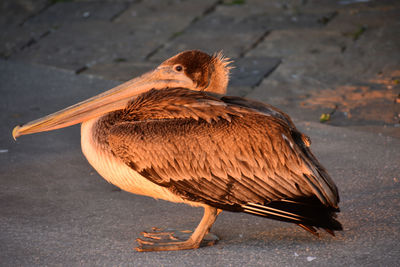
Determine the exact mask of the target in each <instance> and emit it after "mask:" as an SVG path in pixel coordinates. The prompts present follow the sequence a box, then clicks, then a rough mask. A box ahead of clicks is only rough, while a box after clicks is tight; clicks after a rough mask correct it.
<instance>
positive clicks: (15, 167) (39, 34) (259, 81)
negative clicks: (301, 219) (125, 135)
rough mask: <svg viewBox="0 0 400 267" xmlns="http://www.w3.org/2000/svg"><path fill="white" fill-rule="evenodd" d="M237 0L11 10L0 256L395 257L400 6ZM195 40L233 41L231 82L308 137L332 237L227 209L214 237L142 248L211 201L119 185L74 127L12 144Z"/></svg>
mask: <svg viewBox="0 0 400 267" xmlns="http://www.w3.org/2000/svg"><path fill="white" fill-rule="evenodd" d="M228 2H230V1H222V2H221V1H211V0H210V1H197V2H189V1H183V2H181V1H178V0H176V1H175V0H174V1H171V2H168V4H162V5H161V4H160V3H159V2H157V1H107V2H101V1H46V0H39V1H29V0H19V1H8V0H7V1H4V2H3V4H2V5H0V15H1V16H0V29H1V30H2V31H1V33H0V40H1V42H0V265H1V266H242V265H243V266H304V265H306V266H308V265H310V266H398V265H399V262H400V256H399V255H400V246H399V240H400V174H399V173H400V168H399V165H400V164H399V163H400V139H399V137H400V130H399V129H400V128H399V127H398V126H399V125H398V124H399V121H398V118H400V117H399V116H398V113H399V111H398V110H399V106H400V103H397V102H396V96H397V95H398V94H399V93H400V91H399V90H400V85H399V84H400V83H399V82H398V79H400V72H398V70H400V66H399V62H400V61H399V56H400V53H396V51H400V46H399V44H400V42H399V40H400V37H399V36H400V35H399V34H397V33H398V30H399V29H400V27H399V26H398V24H399V23H400V21H399V20H398V16H397V15H396V14H398V13H396V12H398V11H399V10H400V7H399V4H398V2H396V1H368V2H367V3H358V2H357V1H327V2H323V3H324V4H319V2H314V1H307V3H303V2H304V1H300V2H301V3H300V2H299V3H297V2H296V1H287V2H285V3H282V2H279V3H277V2H275V1H256V0H254V1H243V4H240V3H239V4H229V3H228ZM231 2H232V1H231ZM238 2H241V1H238ZM320 2H321V3H322V1H320ZM85 12H86V13H85ZM332 12H333V13H332ZM335 12H336V13H335ZM265 14H267V16H266V15H265ZM396 16H397V19H396ZM321 21H322V22H321ZM140 22H142V23H140ZM226 25H228V26H226ZM360 25H361V26H362V27H364V26H367V27H365V29H364V30H362V29H363V28H362V27H361V26H360ZM225 26H226V27H225ZM99 29H101V30H102V31H101V34H100V33H99V32H96V31H98V30H99ZM115 40H118V42H116V41H115ZM193 48H202V49H204V50H206V51H208V52H215V51H219V50H221V49H224V51H225V54H227V56H230V57H232V58H234V59H235V60H236V64H235V65H236V69H235V70H234V72H233V74H232V82H231V83H230V86H229V90H228V91H229V93H230V94H233V95H240V96H246V97H251V98H253V99H257V100H262V101H265V102H268V103H271V104H274V105H277V106H279V107H280V108H282V109H284V110H285V111H287V112H288V113H289V115H291V117H292V118H293V119H294V121H295V123H296V125H297V126H298V127H299V128H300V129H302V130H303V131H304V132H305V133H306V134H307V135H309V136H310V137H311V140H312V146H311V148H312V150H313V151H314V152H315V154H316V155H317V157H318V158H319V159H320V161H321V162H322V163H323V164H324V166H326V168H327V169H328V171H329V173H330V174H331V176H332V177H333V179H334V180H335V182H336V184H337V185H338V187H339V191H340V197H341V202H340V207H341V213H339V216H338V219H339V220H340V221H341V222H342V224H343V226H344V230H343V231H342V232H337V234H336V237H332V236H330V235H328V234H327V233H322V234H321V237H320V238H316V237H314V236H313V235H310V234H309V233H307V232H305V231H304V230H302V229H301V228H300V227H297V226H296V225H293V224H288V223H282V222H276V221H272V220H268V219H263V218H258V217H255V216H251V215H246V214H238V213H230V212H223V213H222V214H221V215H220V216H219V217H218V219H217V221H216V223H215V224H214V226H213V228H212V232H213V233H215V234H217V235H218V236H219V237H220V238H221V240H220V241H219V242H218V243H217V244H216V245H215V246H213V247H206V248H200V249H197V250H191V251H174V252H157V253H139V252H136V251H134V250H133V248H134V247H135V246H136V243H135V239H136V238H137V237H139V233H140V232H141V231H145V230H150V229H151V228H152V227H161V228H162V227H165V228H175V229H193V228H194V227H196V226H197V224H198V223H199V221H200V219H201V216H202V210H201V209H196V208H191V207H188V206H185V205H180V204H174V203H168V202H165V201H159V200H154V199H151V198H147V197H141V196H135V195H132V194H129V193H126V192H123V191H120V190H118V189H117V188H116V187H114V186H112V185H110V184H108V183H107V182H106V181H105V180H103V179H102V178H101V177H100V176H99V175H98V174H97V173H96V172H95V171H94V170H93V169H92V168H91V166H90V165H89V164H88V162H87V161H86V159H85V158H84V156H83V155H82V153H81V150H80V129H79V127H78V126H73V127H69V128H66V129H61V130H57V131H53V132H48V133H40V134H34V135H28V136H22V137H20V138H19V139H18V140H17V141H14V140H13V139H12V136H11V131H12V129H13V127H14V126H15V125H17V124H20V123H25V122H28V121H31V120H33V119H36V118H39V117H42V116H44V115H47V114H49V113H52V112H54V111H57V110H59V109H62V108H64V107H66V106H69V105H71V104H74V103H76V102H78V101H80V100H84V99H86V98H88V97H90V96H93V95H95V94H97V93H100V92H102V91H104V90H107V89H110V88H112V87H113V86H115V85H117V84H119V83H120V82H121V81H124V80H126V79H128V78H130V77H133V76H135V75H139V74H140V73H142V72H144V71H146V70H148V69H150V68H152V67H154V66H155V65H157V64H158V63H160V62H161V61H162V60H163V59H165V58H168V57H170V56H172V55H174V54H175V53H176V52H177V51H181V50H184V49H193ZM350 63H351V64H350ZM249 77H250V78H249ZM334 105H338V108H337V110H336V111H335V113H334V114H333V115H332V118H331V120H330V121H328V122H327V123H324V124H322V123H319V122H318V119H319V116H320V115H321V113H322V112H331V111H332V106H334ZM349 114H350V115H351V116H350V115H349ZM335 125H336V126H335Z"/></svg>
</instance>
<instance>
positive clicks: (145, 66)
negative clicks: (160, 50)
mask: <svg viewBox="0 0 400 267" xmlns="http://www.w3.org/2000/svg"><path fill="white" fill-rule="evenodd" d="M160 63H161V62H158V63H155V62H149V61H141V62H128V61H126V60H125V59H124V58H116V59H115V60H114V62H111V63H108V62H103V63H98V64H95V65H94V66H92V67H90V68H89V69H87V70H85V71H84V72H83V73H84V74H93V75H97V76H101V77H102V78H105V79H110V80H115V81H128V80H130V79H132V78H134V77H137V76H140V75H142V74H143V73H145V72H147V71H150V70H153V69H154V68H155V67H156V66H158V65H159V64H160Z"/></svg>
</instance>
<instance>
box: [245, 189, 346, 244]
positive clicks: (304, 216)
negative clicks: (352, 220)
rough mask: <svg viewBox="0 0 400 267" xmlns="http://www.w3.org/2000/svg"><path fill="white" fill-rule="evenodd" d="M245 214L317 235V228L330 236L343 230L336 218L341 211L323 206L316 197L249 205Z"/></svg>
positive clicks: (246, 206)
mask: <svg viewBox="0 0 400 267" xmlns="http://www.w3.org/2000/svg"><path fill="white" fill-rule="evenodd" d="M242 209H243V212H246V213H249V214H253V215H257V216H262V217H266V218H270V219H274V220H279V221H285V222H291V223H295V224H297V225H299V226H300V227H302V228H303V229H305V230H307V231H308V232H310V233H312V234H314V235H317V236H318V233H317V230H316V229H315V227H316V228H322V229H325V231H327V232H328V233H329V234H331V235H334V231H339V230H342V229H343V228H342V225H341V224H340V222H338V221H337V220H336V219H335V218H336V212H339V211H340V210H339V209H336V208H333V207H328V206H325V205H323V204H322V203H321V202H320V201H319V200H318V199H317V198H316V197H314V198H302V199H287V200H279V201H271V202H268V203H264V204H256V203H247V204H245V205H242Z"/></svg>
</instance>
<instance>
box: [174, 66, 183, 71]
mask: <svg viewBox="0 0 400 267" xmlns="http://www.w3.org/2000/svg"><path fill="white" fill-rule="evenodd" d="M174 70H175V71H176V72H181V71H183V67H182V65H176V66H175V67H174Z"/></svg>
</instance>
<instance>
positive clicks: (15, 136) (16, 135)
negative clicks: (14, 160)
mask: <svg viewBox="0 0 400 267" xmlns="http://www.w3.org/2000/svg"><path fill="white" fill-rule="evenodd" d="M20 128H21V125H18V126H15V127H14V129H13V131H12V137H13V138H14V140H15V141H17V138H18V137H20V136H21V134H20V133H19V129H20Z"/></svg>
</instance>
